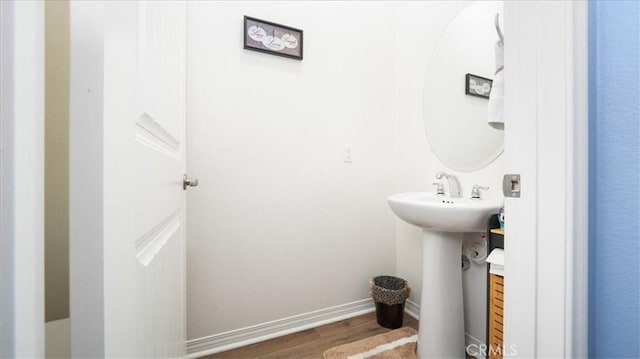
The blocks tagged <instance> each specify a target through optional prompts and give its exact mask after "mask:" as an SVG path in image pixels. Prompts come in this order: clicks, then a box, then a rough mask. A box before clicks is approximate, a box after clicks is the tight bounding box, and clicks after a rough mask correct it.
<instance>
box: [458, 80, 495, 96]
mask: <svg viewBox="0 0 640 359" xmlns="http://www.w3.org/2000/svg"><path fill="white" fill-rule="evenodd" d="M464 78H465V81H464V84H465V86H464V93H465V95H469V96H476V97H482V98H486V99H488V98H489V95H490V94H491V89H493V80H492V79H488V78H486V77H482V76H478V75H473V74H467V75H466V76H465V77H464ZM485 84H488V87H489V89H488V90H486V91H485V89H486V87H485V86H484V85H485Z"/></svg>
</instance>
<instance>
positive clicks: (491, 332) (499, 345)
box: [486, 215, 504, 359]
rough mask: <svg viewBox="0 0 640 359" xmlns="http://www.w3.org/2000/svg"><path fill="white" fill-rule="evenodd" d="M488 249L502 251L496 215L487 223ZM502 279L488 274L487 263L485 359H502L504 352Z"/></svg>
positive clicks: (502, 246) (500, 232)
mask: <svg viewBox="0 0 640 359" xmlns="http://www.w3.org/2000/svg"><path fill="white" fill-rule="evenodd" d="M487 238H488V242H489V243H488V247H489V251H488V252H487V253H491V251H492V250H494V249H496V248H501V249H504V231H503V230H501V229H500V223H499V222H498V215H493V216H491V217H490V218H489V221H488V223H487ZM503 318H504V277H502V276H500V275H497V274H494V273H490V265H489V263H487V346H488V348H487V352H486V355H487V359H496V358H502V353H503V351H504V335H503V328H504V319H503Z"/></svg>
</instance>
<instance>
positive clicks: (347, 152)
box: [342, 144, 353, 162]
mask: <svg viewBox="0 0 640 359" xmlns="http://www.w3.org/2000/svg"><path fill="white" fill-rule="evenodd" d="M342 162H353V146H352V145H351V144H346V145H344V147H343V148H342Z"/></svg>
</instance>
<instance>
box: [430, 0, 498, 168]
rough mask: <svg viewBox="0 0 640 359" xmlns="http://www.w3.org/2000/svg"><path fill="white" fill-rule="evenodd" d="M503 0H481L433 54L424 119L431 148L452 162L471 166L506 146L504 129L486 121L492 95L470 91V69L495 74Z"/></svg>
mask: <svg viewBox="0 0 640 359" xmlns="http://www.w3.org/2000/svg"><path fill="white" fill-rule="evenodd" d="M502 8H503V3H502V2H501V1H477V2H473V3H471V4H470V5H468V6H466V7H465V8H463V9H462V10H461V11H460V12H459V13H458V14H457V15H456V17H455V18H454V19H453V20H452V21H451V23H449V25H448V26H447V28H446V29H445V31H444V33H443V34H442V36H441V37H440V40H439V41H438V45H437V46H436V49H435V51H434V53H433V55H432V58H431V62H430V63H429V68H428V70H427V76H426V80H425V85H424V101H423V104H424V109H423V117H424V125H425V130H426V132H427V137H428V139H429V143H430V144H431V150H432V151H433V153H435V155H436V156H437V157H438V158H439V159H440V161H442V163H443V164H445V165H446V166H447V167H449V168H451V169H453V170H457V171H462V172H471V171H475V170H478V169H480V168H483V167H485V166H487V165H488V164H490V163H491V162H493V161H494V160H495V159H496V158H497V157H498V156H499V155H500V154H501V153H502V151H503V149H504V136H503V131H502V130H497V129H494V128H492V127H491V126H489V124H488V123H487V112H488V105H489V100H488V99H487V98H484V97H477V96H471V95H466V94H465V87H466V75H467V74H472V75H476V76H480V77H484V78H488V79H492V80H493V78H494V73H495V53H494V46H495V43H496V41H497V40H498V35H497V32H496V28H495V25H494V24H495V14H496V13H499V14H500V19H502Z"/></svg>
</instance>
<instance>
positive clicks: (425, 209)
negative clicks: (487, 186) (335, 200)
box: [387, 192, 502, 359]
mask: <svg viewBox="0 0 640 359" xmlns="http://www.w3.org/2000/svg"><path fill="white" fill-rule="evenodd" d="M387 201H388V202H389V206H390V207H391V209H392V210H393V212H394V213H395V214H396V215H397V216H398V217H400V218H401V219H402V220H404V221H405V222H408V223H411V224H413V225H416V226H419V227H422V229H423V231H422V232H423V234H422V238H423V239H422V247H423V253H424V255H423V259H422V260H423V264H422V295H421V297H422V300H421V302H420V330H419V341H418V358H420V359H428V358H458V359H460V358H465V350H464V348H465V340H464V313H463V310H464V309H463V305H462V268H461V265H460V257H461V255H462V240H463V235H462V234H463V233H465V232H484V231H485V229H486V223H487V219H488V218H489V216H491V215H492V214H494V213H496V212H497V211H498V208H499V207H500V204H501V203H502V199H499V200H498V199H493V200H490V199H466V198H450V197H448V196H443V195H438V194H436V193H428V192H412V193H400V194H395V195H392V196H389V197H388V198H387Z"/></svg>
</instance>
